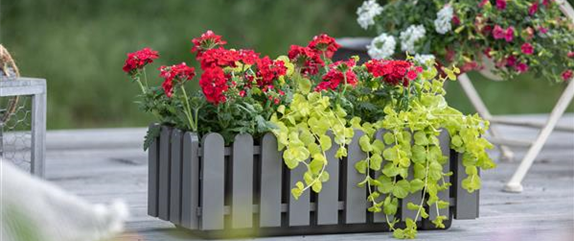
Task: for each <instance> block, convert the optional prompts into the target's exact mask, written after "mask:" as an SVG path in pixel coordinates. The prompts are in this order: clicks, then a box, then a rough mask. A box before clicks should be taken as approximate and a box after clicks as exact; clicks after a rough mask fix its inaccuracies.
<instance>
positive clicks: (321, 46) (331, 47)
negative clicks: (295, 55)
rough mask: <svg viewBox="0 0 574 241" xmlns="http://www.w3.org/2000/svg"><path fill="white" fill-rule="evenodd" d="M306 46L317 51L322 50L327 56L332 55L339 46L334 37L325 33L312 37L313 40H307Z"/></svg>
mask: <svg viewBox="0 0 574 241" xmlns="http://www.w3.org/2000/svg"><path fill="white" fill-rule="evenodd" d="M307 47H309V48H311V49H313V50H315V51H318V52H324V53H325V55H326V57H327V58H331V57H333V54H335V52H336V51H337V49H339V48H340V47H341V45H339V44H338V43H337V42H336V41H335V39H334V38H332V37H330V36H329V35H326V34H320V35H317V36H315V37H313V40H311V42H309V45H307Z"/></svg>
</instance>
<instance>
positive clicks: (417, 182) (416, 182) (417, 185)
mask: <svg viewBox="0 0 574 241" xmlns="http://www.w3.org/2000/svg"><path fill="white" fill-rule="evenodd" d="M424 185H425V184H424V182H423V180H421V179H413V180H412V181H411V190H410V191H411V193H414V192H416V191H419V190H422V189H423V187H424Z"/></svg>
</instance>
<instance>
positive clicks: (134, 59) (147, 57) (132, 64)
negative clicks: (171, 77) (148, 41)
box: [122, 48, 159, 74]
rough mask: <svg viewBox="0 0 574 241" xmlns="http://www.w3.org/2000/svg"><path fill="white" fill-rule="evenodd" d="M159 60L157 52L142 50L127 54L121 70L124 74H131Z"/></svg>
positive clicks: (147, 49) (148, 49)
mask: <svg viewBox="0 0 574 241" xmlns="http://www.w3.org/2000/svg"><path fill="white" fill-rule="evenodd" d="M157 58H159V55H158V53H157V51H154V50H152V49H150V48H143V49H142V50H138V51H136V52H133V53H128V58H127V59H126V63H125V64H124V67H123V68H122V69H123V70H124V72H126V73H130V74H133V72H134V71H135V70H137V69H142V68H143V67H144V66H145V65H147V64H149V63H153V60H154V59H157Z"/></svg>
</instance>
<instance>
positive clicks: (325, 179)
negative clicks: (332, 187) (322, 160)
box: [321, 171, 329, 182]
mask: <svg viewBox="0 0 574 241" xmlns="http://www.w3.org/2000/svg"><path fill="white" fill-rule="evenodd" d="M328 181H329V173H328V172H327V171H324V172H323V174H322V175H321V182H328Z"/></svg>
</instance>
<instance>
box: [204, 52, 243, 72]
mask: <svg viewBox="0 0 574 241" xmlns="http://www.w3.org/2000/svg"><path fill="white" fill-rule="evenodd" d="M239 60H240V54H239V52H238V51H235V50H227V49H224V48H223V47H219V48H216V49H208V50H207V51H205V52H203V54H202V55H201V57H200V63H201V68H202V69H209V68H213V67H221V68H224V67H236V64H235V62H236V61H239Z"/></svg>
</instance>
